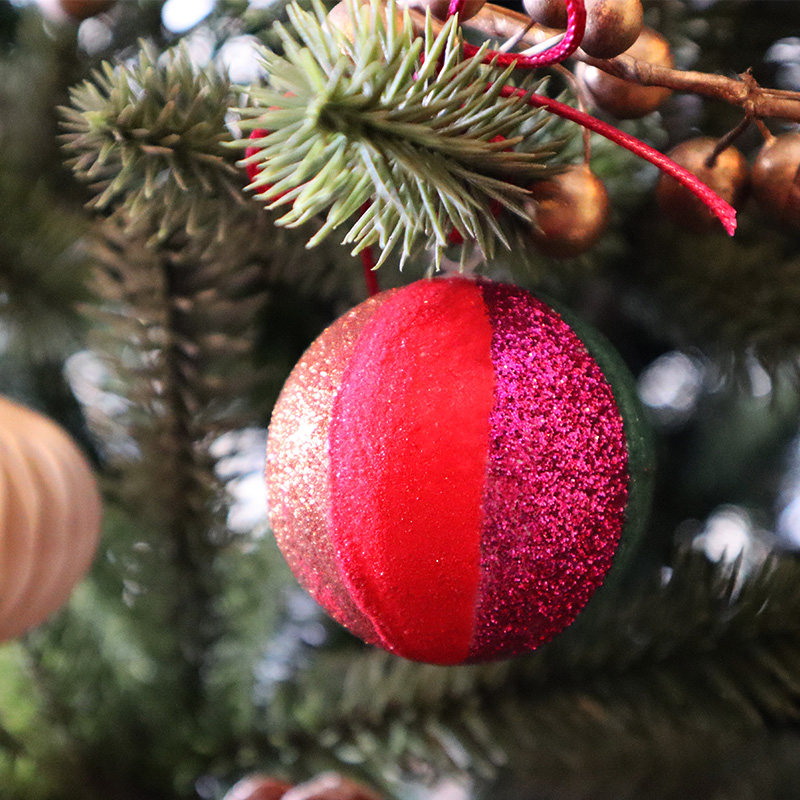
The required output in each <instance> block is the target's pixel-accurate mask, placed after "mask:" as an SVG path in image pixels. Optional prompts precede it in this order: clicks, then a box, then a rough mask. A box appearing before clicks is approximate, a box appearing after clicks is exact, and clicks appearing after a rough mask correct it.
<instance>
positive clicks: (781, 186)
mask: <svg viewBox="0 0 800 800" xmlns="http://www.w3.org/2000/svg"><path fill="white" fill-rule="evenodd" d="M753 195H754V196H755V199H756V202H757V203H758V204H759V206H761V208H762V209H764V210H765V211H767V212H768V213H769V214H771V215H772V216H773V217H774V218H775V219H776V220H777V221H778V222H780V223H781V224H783V225H788V226H790V227H792V228H800V133H797V132H793V133H782V134H780V135H779V136H774V137H773V138H772V139H770V140H769V141H768V142H767V143H766V144H764V145H763V146H762V148H761V150H760V151H759V153H758V155H757V156H756V160H755V163H754V164H753Z"/></svg>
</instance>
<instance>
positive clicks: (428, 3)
mask: <svg viewBox="0 0 800 800" xmlns="http://www.w3.org/2000/svg"><path fill="white" fill-rule="evenodd" d="M397 5H398V6H399V7H400V8H403V7H408V8H416V9H417V10H418V11H426V10H427V9H430V11H431V16H432V17H435V18H436V19H446V18H447V12H448V10H449V9H450V0H399V2H398V3H397ZM484 5H486V0H466V2H465V3H464V6H463V8H462V9H461V12H460V13H459V15H458V18H459V19H460V20H461V21H463V20H465V19H470V17H474V16H475V15H476V14H477V13H478V12H479V11H480V10H481V9H482V8H483V7H484Z"/></svg>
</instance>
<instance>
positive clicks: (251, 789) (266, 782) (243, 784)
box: [223, 774, 292, 800]
mask: <svg viewBox="0 0 800 800" xmlns="http://www.w3.org/2000/svg"><path fill="white" fill-rule="evenodd" d="M291 788H292V785H291V784H290V783H286V782H285V781H280V780H277V779H276V778H273V777H271V776H270V775H261V774H256V775H248V776H247V777H246V778H242V779H241V780H240V781H238V782H237V783H236V784H234V785H233V786H232V787H231V788H230V789H229V790H228V792H227V793H226V794H225V797H224V798H223V800H281V798H282V797H283V796H284V795H285V794H286V792H288V791H289V789H291Z"/></svg>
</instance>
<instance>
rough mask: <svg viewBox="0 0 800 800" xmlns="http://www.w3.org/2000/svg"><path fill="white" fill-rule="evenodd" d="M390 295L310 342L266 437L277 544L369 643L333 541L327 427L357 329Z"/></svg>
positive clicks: (371, 637) (314, 591)
mask: <svg viewBox="0 0 800 800" xmlns="http://www.w3.org/2000/svg"><path fill="white" fill-rule="evenodd" d="M393 294H394V292H392V291H390V292H383V293H382V294H379V295H376V296H375V297H372V298H370V299H369V300H367V301H366V302H364V303H361V304H360V305H358V306H356V307H355V308H354V309H353V310H352V311H350V312H349V313H347V314H345V315H344V316H343V317H341V318H339V319H338V320H337V321H336V322H334V323H333V325H331V326H330V327H329V328H327V329H326V330H325V331H323V333H322V334H321V335H320V336H319V337H318V338H317V339H316V340H315V341H314V343H313V344H312V345H311V347H309V348H308V350H307V351H306V352H305V354H304V355H303V357H302V358H301V359H300V361H299V362H298V363H297V365H296V366H295V368H294V370H293V371H292V374H291V375H290V376H289V379H288V380H287V381H286V384H285V385H284V387H283V391H282V392H281V395H280V397H279V398H278V402H277V403H276V405H275V410H274V411H273V413H272V421H271V422H270V426H269V438H268V440H267V470H266V475H267V498H268V502H269V509H270V521H271V523H272V530H273V532H274V534H275V539H276V541H277V543H278V547H280V549H281V552H282V553H283V555H284V557H285V558H286V561H287V562H288V564H289V566H290V567H291V569H292V572H293V573H294V574H295V576H296V577H297V579H298V580H299V581H300V583H301V584H302V585H303V586H304V587H305V589H306V590H307V591H308V592H309V593H310V594H311V595H312V597H314V599H315V600H316V601H317V602H318V603H319V604H320V605H322V606H323V607H324V608H325V610H326V611H328V613H329V614H330V615H331V616H332V617H333V618H334V619H336V620H337V622H340V623H341V624H342V625H345V626H346V627H347V628H350V630H352V631H353V632H354V633H355V634H357V635H358V636H360V637H361V638H362V639H364V640H366V641H368V642H371V643H378V642H379V641H380V639H379V637H378V635H377V634H376V633H375V629H374V627H373V626H372V623H371V622H370V620H369V618H368V617H366V616H365V615H364V613H363V612H362V611H361V610H360V609H359V608H358V607H357V606H356V605H355V603H354V602H353V600H352V599H351V597H350V594H349V592H348V591H347V587H346V586H345V584H344V583H343V580H342V576H341V573H340V571H339V567H338V565H337V563H336V553H335V551H334V548H333V544H332V542H331V537H330V524H329V516H328V515H329V509H330V482H329V478H328V473H329V469H330V459H329V456H328V429H329V426H330V420H331V414H332V412H333V404H334V401H335V399H336V394H337V392H338V391H339V386H340V384H341V382H342V376H343V375H344V372H345V369H346V368H347V364H348V362H349V361H350V358H351V355H352V353H353V350H354V348H355V345H356V342H357V340H358V337H359V334H360V333H361V330H362V329H363V327H364V325H365V324H366V323H367V321H368V320H369V318H370V317H371V316H372V315H373V314H374V313H375V311H376V309H378V308H380V306H381V305H383V303H384V302H385V301H386V300H388V299H389V297H391V296H392V295H393Z"/></svg>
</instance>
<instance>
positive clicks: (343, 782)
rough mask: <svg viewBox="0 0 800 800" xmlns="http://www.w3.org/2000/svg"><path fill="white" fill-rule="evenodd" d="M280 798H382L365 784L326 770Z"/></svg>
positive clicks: (370, 799) (326, 799)
mask: <svg viewBox="0 0 800 800" xmlns="http://www.w3.org/2000/svg"><path fill="white" fill-rule="evenodd" d="M282 800H383V798H382V797H380V796H379V795H377V794H375V793H374V792H373V791H371V790H370V789H367V787H366V786H362V785H361V784H360V783H356V782H355V781H351V780H350V779H349V778H345V777H343V776H341V775H337V774H336V773H334V772H327V773H324V774H322V775H319V776H318V777H316V778H313V779H312V780H310V781H306V782H305V783H299V784H298V785H297V786H295V787H294V788H292V789H291V790H290V791H288V792H287V793H286V794H285V795H284V796H283V798H282Z"/></svg>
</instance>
